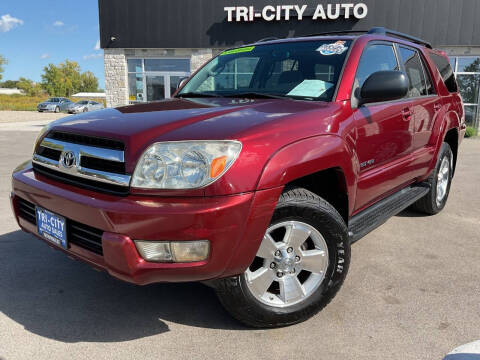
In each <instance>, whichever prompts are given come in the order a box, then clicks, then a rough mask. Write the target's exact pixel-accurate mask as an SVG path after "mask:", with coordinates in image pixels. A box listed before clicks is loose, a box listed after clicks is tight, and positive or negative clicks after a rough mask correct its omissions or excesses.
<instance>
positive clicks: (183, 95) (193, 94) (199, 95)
mask: <svg viewBox="0 0 480 360" xmlns="http://www.w3.org/2000/svg"><path fill="white" fill-rule="evenodd" d="M175 97H178V98H186V97H188V98H210V97H212V98H216V97H222V96H220V95H217V94H207V93H196V92H187V93H181V94H177V96H175Z"/></svg>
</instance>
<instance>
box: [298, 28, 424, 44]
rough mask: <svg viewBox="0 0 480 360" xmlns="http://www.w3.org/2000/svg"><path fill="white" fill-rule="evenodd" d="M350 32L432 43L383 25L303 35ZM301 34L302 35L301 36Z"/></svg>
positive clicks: (348, 33) (418, 42) (343, 33)
mask: <svg viewBox="0 0 480 360" xmlns="http://www.w3.org/2000/svg"><path fill="white" fill-rule="evenodd" d="M350 34H372V35H385V36H387V35H390V36H395V37H398V38H401V39H405V40H408V41H411V42H413V43H416V44H421V45H425V46H426V47H427V48H429V49H432V45H431V44H430V43H429V42H428V41H425V40H422V39H420V38H418V37H415V36H411V35H408V34H404V33H401V32H398V31H395V30H390V29H386V28H384V27H380V26H379V27H373V28H371V29H370V30H368V31H367V30H342V31H329V32H323V33H318V34H310V35H303V36H306V37H309V36H327V35H350ZM303 36H302V37H303Z"/></svg>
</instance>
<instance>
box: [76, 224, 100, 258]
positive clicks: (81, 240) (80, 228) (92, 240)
mask: <svg viewBox="0 0 480 360" xmlns="http://www.w3.org/2000/svg"><path fill="white" fill-rule="evenodd" d="M102 235H103V231H102V230H99V229H95V228H93V227H91V226H87V225H84V224H80V223H77V222H75V221H73V220H67V240H68V241H69V242H71V243H72V244H75V245H77V246H80V247H82V248H84V249H87V250H90V251H92V252H94V253H96V254H98V255H103V249H102Z"/></svg>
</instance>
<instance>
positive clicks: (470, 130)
mask: <svg viewBox="0 0 480 360" xmlns="http://www.w3.org/2000/svg"><path fill="white" fill-rule="evenodd" d="M476 134H477V131H476V130H475V128H474V127H471V126H467V130H466V131H465V137H466V138H469V137H473V136H475V135H476Z"/></svg>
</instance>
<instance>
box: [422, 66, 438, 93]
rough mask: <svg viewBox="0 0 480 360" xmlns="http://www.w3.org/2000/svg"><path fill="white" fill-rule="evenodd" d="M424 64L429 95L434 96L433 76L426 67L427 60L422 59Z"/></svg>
mask: <svg viewBox="0 0 480 360" xmlns="http://www.w3.org/2000/svg"><path fill="white" fill-rule="evenodd" d="M422 64H423V72H424V74H425V81H426V83H427V94H428V95H432V94H435V87H434V86H433V81H432V76H431V75H430V71H429V70H428V67H427V65H425V60H424V59H422Z"/></svg>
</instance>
